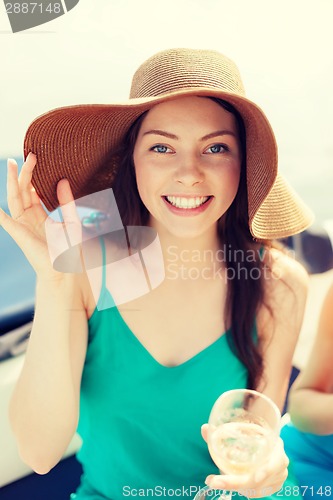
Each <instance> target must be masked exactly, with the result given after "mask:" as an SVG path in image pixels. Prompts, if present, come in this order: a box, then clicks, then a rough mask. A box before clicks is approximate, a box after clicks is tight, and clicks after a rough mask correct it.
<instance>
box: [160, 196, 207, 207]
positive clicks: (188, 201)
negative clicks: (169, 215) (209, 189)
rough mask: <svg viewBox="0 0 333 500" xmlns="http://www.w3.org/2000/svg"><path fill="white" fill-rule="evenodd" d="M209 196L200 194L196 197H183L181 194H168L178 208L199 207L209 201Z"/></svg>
mask: <svg viewBox="0 0 333 500" xmlns="http://www.w3.org/2000/svg"><path fill="white" fill-rule="evenodd" d="M208 198H209V196H200V197H199V196H198V197H196V198H181V197H179V196H166V199H167V200H168V201H169V202H170V203H171V205H173V206H174V207H177V208H198V207H200V205H202V204H203V203H205V201H207V200H208Z"/></svg>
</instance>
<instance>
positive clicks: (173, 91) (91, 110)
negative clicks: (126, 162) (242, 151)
mask: <svg viewBox="0 0 333 500" xmlns="http://www.w3.org/2000/svg"><path fill="white" fill-rule="evenodd" d="M187 95H195V96H209V97H210V96H212V97H217V98H221V99H224V100H226V101H228V102H229V103H230V104H232V105H233V106H234V107H235V108H236V109H237V110H238V111H239V112H240V114H241V115H242V117H243V120H244V124H245V130H246V149H247V153H246V165H247V190H248V216H249V227H250V230H251V233H252V235H253V236H254V237H256V238H259V239H261V238H262V239H264V238H268V239H270V238H282V237H286V236H288V235H292V234H296V233H298V232H301V231H302V230H304V229H306V228H307V227H308V226H309V225H310V224H311V222H312V220H313V216H312V213H311V212H310V210H309V209H308V208H307V207H306V206H305V205H304V203H303V202H302V200H301V199H300V198H299V197H298V195H297V194H296V193H295V192H294V190H293V189H292V188H291V187H290V186H289V185H288V184H287V182H286V180H285V179H284V178H283V177H282V176H281V175H280V174H278V171H277V146H276V141H275V137H274V134H273V131H272V129H271V126H270V124H269V122H268V120H267V118H266V116H265V115H264V113H263V111H262V110H261V109H260V108H259V107H258V106H257V105H256V104H254V103H253V102H251V101H250V100H248V99H247V98H246V97H245V92H244V88H243V84H242V80H241V77H240V74H239V71H238V68H237V67H236V65H235V64H234V63H233V61H231V60H230V59H228V58H227V57H225V56H224V55H222V54H220V53H218V52H215V51H211V50H192V49H171V50H165V51H162V52H159V53H157V54H155V55H154V56H152V57H151V58H149V59H148V60H147V61H145V62H144V63H143V64H142V65H141V66H140V67H139V69H138V70H137V71H136V73H135V74H134V77H133V81H132V87H131V91H130V98H129V100H128V101H126V102H123V103H117V104H104V105H102V104H94V105H77V106H69V107H63V108H58V109H55V110H52V111H50V112H48V113H46V114H43V115H42V116H39V117H37V118H36V119H35V120H34V121H33V123H32V124H31V125H30V127H29V129H28V131H27V133H26V136H25V141H24V155H25V157H26V156H27V155H28V153H29V152H30V151H32V152H33V153H35V154H36V155H37V165H36V167H35V169H34V173H33V179H32V184H33V186H34V187H35V189H36V191H37V193H38V195H39V196H40V198H41V200H42V201H43V203H44V204H45V206H46V207H47V209H48V210H53V209H55V208H56V207H57V206H58V205H59V204H58V201H57V197H56V185H57V182H58V181H59V180H60V179H62V178H67V179H68V180H69V182H70V185H71V188H72V191H73V194H74V198H75V199H76V200H77V199H78V198H81V197H83V196H85V195H89V194H92V193H96V192H98V191H101V190H104V189H106V188H108V187H112V179H113V177H114V174H115V171H116V168H117V161H116V158H115V152H116V151H117V149H118V148H119V145H120V144H121V142H122V140H123V138H124V136H125V135H126V133H127V131H128V129H129V127H130V125H131V124H132V123H133V122H134V120H135V119H136V118H138V117H139V116H140V115H141V114H142V113H143V112H145V111H147V110H149V109H150V108H151V107H152V106H154V105H155V104H158V103H161V102H164V101H167V100H170V99H174V98H176V97H178V96H187Z"/></svg>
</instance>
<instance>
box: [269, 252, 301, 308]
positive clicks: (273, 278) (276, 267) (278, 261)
mask: <svg viewBox="0 0 333 500" xmlns="http://www.w3.org/2000/svg"><path fill="white" fill-rule="evenodd" d="M263 264H264V270H265V271H266V272H265V274H264V288H265V292H266V296H267V299H268V300H270V298H271V299H272V300H273V301H274V300H278V298H279V296H280V295H281V294H283V297H282V296H281V297H280V299H282V298H283V300H284V301H285V300H286V299H287V298H288V299H292V297H294V299H295V300H296V299H298V300H304V299H305V298H306V296H307V291H308V287H309V275H308V273H307V271H306V269H305V268H304V267H303V266H302V264H300V262H298V261H297V260H296V259H295V258H294V257H293V256H292V255H291V254H290V253H287V252H284V251H282V250H279V249H277V248H269V249H265V252H264V257H263Z"/></svg>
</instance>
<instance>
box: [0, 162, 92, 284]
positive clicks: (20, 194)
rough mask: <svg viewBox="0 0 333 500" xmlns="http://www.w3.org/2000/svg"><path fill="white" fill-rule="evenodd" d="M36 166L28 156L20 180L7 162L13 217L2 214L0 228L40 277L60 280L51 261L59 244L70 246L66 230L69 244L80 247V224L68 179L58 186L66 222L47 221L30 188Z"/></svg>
mask: <svg viewBox="0 0 333 500" xmlns="http://www.w3.org/2000/svg"><path fill="white" fill-rule="evenodd" d="M35 165H36V156H35V155H34V154H33V153H29V155H28V157H27V159H26V161H25V162H24V164H23V165H22V169H21V172H20V175H19V176H18V166H17V163H16V162H15V161H14V160H8V176H7V200H8V208H9V211H10V216H9V215H7V214H5V212H3V211H2V210H0V224H1V225H2V226H3V228H4V229H5V230H6V231H7V232H8V234H9V235H10V236H11V237H12V238H13V239H14V240H15V241H16V243H17V244H18V245H19V247H20V248H21V250H22V251H23V252H24V254H25V256H26V257H27V259H28V260H29V262H30V264H31V265H32V266H33V268H34V269H35V271H36V273H37V276H39V277H42V278H44V279H51V280H52V279H58V278H60V277H61V275H62V273H61V272H59V271H56V270H55V269H54V268H53V265H52V260H53V257H54V256H55V255H56V254H57V252H58V253H59V244H60V245H61V242H63V241H65V242H67V239H66V236H65V232H64V228H66V233H67V237H68V238H69V241H70V242H74V243H75V244H76V245H77V244H80V242H81V239H82V236H81V234H82V233H81V223H80V219H79V217H78V214H77V212H76V208H75V202H74V198H73V194H72V191H71V188H70V185H69V182H68V180H67V179H62V180H61V181H60V182H59V183H58V185H57V197H58V200H59V203H60V205H61V207H62V208H61V210H62V216H63V220H64V222H63V223H61V222H55V221H53V220H52V219H51V218H50V217H48V214H47V212H46V211H45V210H44V208H43V206H42V204H41V201H40V199H39V197H38V195H37V193H36V191H35V190H34V188H33V186H32V184H31V178H32V172H33V169H34V168H35Z"/></svg>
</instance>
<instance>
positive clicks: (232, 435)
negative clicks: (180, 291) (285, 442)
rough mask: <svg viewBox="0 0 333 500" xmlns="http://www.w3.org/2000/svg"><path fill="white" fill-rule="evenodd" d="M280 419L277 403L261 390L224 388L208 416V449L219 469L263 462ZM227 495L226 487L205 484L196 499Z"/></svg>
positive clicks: (249, 468)
mask: <svg viewBox="0 0 333 500" xmlns="http://www.w3.org/2000/svg"><path fill="white" fill-rule="evenodd" d="M280 420H281V414H280V411H279V409H278V407H277V406H276V404H275V403H274V402H273V401H272V400H271V399H270V398H268V397H267V396H265V395H263V394H261V393H260V392H257V391H254V390H249V389H234V390H231V391H227V392H224V393H223V394H222V395H221V396H220V397H219V398H218V399H217V400H216V402H215V403H214V406H213V408H212V410H211V412H210V416H209V420H208V449H209V452H210V455H211V457H212V459H213V461H214V462H215V464H216V465H217V467H218V468H219V469H220V471H221V472H222V473H224V474H246V473H250V472H253V471H254V470H255V469H257V468H258V467H260V466H261V465H262V464H263V463H264V462H266V461H267V459H268V458H269V456H270V454H271V453H272V450H273V448H274V447H275V445H276V443H277V440H278V437H279V434H280ZM244 493H246V492H244ZM244 496H245V495H244ZM230 497H231V495H230V494H229V493H227V492H225V491H222V490H216V492H214V491H212V490H211V489H210V488H209V487H204V488H202V489H201V490H200V491H199V492H198V493H197V495H196V496H195V500H205V499H210V500H212V499H213V498H222V499H224V500H227V499H229V498H230Z"/></svg>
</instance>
